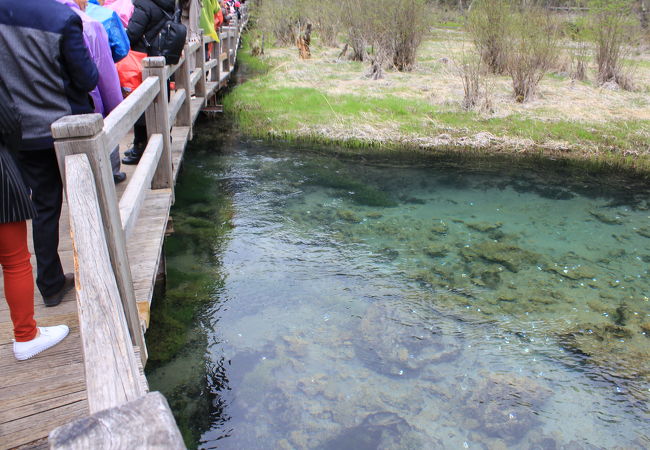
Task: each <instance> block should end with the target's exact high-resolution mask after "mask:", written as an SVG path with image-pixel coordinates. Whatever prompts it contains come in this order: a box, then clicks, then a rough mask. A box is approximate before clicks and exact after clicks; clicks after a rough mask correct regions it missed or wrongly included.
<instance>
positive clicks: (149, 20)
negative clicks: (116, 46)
mask: <svg viewBox="0 0 650 450" xmlns="http://www.w3.org/2000/svg"><path fill="white" fill-rule="evenodd" d="M133 6H134V9H133V15H132V16H131V20H129V26H128V27H127V29H126V34H127V35H128V36H129V40H130V41H131V50H135V51H136V52H143V53H146V52H147V46H146V45H145V43H144V40H143V39H142V37H143V36H144V37H145V38H146V39H147V42H149V44H153V43H154V41H155V39H156V36H158V33H159V32H160V30H161V29H162V27H163V25H164V24H165V22H166V21H168V20H169V17H167V16H166V15H165V13H164V12H163V11H166V12H167V14H169V15H170V16H173V15H174V9H175V1H174V0H135V1H134V2H133Z"/></svg>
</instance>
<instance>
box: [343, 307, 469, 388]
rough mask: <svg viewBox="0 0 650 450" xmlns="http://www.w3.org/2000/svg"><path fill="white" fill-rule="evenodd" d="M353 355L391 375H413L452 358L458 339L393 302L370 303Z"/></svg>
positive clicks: (458, 343)
mask: <svg viewBox="0 0 650 450" xmlns="http://www.w3.org/2000/svg"><path fill="white" fill-rule="evenodd" d="M354 344H355V350H356V353H357V356H358V357H359V358H360V359H361V360H362V361H363V362H364V363H365V364H366V365H367V366H368V367H370V368H372V369H373V370H375V371H377V372H379V373H383V374H386V375H392V376H406V375H414V374H415V373H417V372H418V371H419V370H420V369H422V368H423V367H424V366H426V365H428V364H431V363H437V362H442V361H449V360H452V359H454V358H456V357H457V356H458V355H459V354H460V351H461V348H462V344H461V342H460V341H459V340H458V339H457V338H456V337H453V336H449V335H447V334H445V333H443V331H442V330H441V329H440V327H438V326H436V325H433V324H430V323H426V324H425V323H421V319H419V318H418V317H416V316H415V315H413V314H410V313H408V312H407V311H405V310H403V309H401V308H399V307H397V306H394V305H393V306H384V305H381V304H373V305H371V306H370V307H368V310H367V311H366V314H365V315H364V317H363V318H362V320H361V324H360V327H359V336H358V338H357V339H355V342H354Z"/></svg>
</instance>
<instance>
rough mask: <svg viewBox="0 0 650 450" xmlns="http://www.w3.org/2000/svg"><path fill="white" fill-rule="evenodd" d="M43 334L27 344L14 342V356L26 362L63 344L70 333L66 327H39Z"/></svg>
mask: <svg viewBox="0 0 650 450" xmlns="http://www.w3.org/2000/svg"><path fill="white" fill-rule="evenodd" d="M38 329H39V331H40V332H41V333H40V334H39V335H38V337H35V338H34V339H32V340H31V341H27V342H14V355H15V356H16V359H17V360H19V361H24V360H25V359H29V358H31V357H32V356H35V355H38V354H39V353H41V352H42V351H44V350H47V349H48V348H50V347H54V346H55V345H56V344H58V343H59V342H61V341H62V340H63V339H64V338H65V337H66V336H67V335H68V332H69V331H70V330H69V329H68V327H67V326H66V325H56V326H53V327H38Z"/></svg>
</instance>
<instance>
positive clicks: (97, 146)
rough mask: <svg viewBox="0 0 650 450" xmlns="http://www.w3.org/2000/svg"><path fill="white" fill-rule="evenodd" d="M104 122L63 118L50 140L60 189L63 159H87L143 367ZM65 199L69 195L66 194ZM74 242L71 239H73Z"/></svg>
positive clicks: (143, 351)
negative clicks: (76, 157)
mask: <svg viewBox="0 0 650 450" xmlns="http://www.w3.org/2000/svg"><path fill="white" fill-rule="evenodd" d="M103 127H104V120H103V119H102V116H101V115H100V114H86V115H81V116H65V117H62V118H61V119H59V120H57V121H56V122H54V124H52V136H53V137H54V139H55V142H54V148H55V149H56V154H57V158H58V160H59V167H60V169H61V177H62V178H63V185H64V186H65V185H66V182H65V176H66V175H65V157H66V156H68V155H75V154H79V153H83V154H85V155H86V156H87V157H88V161H89V163H90V167H91V168H92V171H93V175H94V177H95V185H96V187H97V196H98V199H99V210H100V211H101V214H102V223H103V228H104V233H105V234H106V242H107V244H108V250H109V255H110V258H111V265H112V267H113V272H114V273H115V281H116V282H117V288H118V291H119V293H120V299H121V301H122V307H123V308H124V315H125V316H126V321H127V324H128V327H129V333H130V334H131V341H132V343H133V345H136V346H138V347H139V348H140V355H141V358H142V362H143V365H144V363H145V362H146V361H147V350H146V346H145V342H144V335H143V331H142V327H141V325H140V317H139V316H138V308H137V304H136V300H135V291H134V289H133V279H132V276H131V266H130V265H129V257H128V254H127V250H126V237H125V235H124V230H123V229H122V220H121V218H120V211H119V208H118V203H117V195H116V192H115V182H114V181H113V172H112V169H111V161H110V157H109V151H110V150H111V149H108V148H106V135H105V133H104V131H103ZM66 195H69V193H68V192H66ZM73 239H74V237H73Z"/></svg>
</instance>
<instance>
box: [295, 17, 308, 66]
mask: <svg viewBox="0 0 650 450" xmlns="http://www.w3.org/2000/svg"><path fill="white" fill-rule="evenodd" d="M297 44H298V51H299V52H300V59H309V58H311V50H310V49H309V46H310V45H311V24H310V23H308V24H307V29H306V30H305V32H304V33H302V34H301V35H300V36H299V37H298V42H297Z"/></svg>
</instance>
